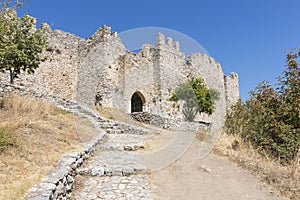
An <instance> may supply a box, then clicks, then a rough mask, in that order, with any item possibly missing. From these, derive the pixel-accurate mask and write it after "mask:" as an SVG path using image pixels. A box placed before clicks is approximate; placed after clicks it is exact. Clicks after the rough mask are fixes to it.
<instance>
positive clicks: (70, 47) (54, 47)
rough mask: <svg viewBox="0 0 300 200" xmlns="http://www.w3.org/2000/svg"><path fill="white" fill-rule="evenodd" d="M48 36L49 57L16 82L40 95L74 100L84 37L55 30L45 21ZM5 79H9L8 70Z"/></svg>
mask: <svg viewBox="0 0 300 200" xmlns="http://www.w3.org/2000/svg"><path fill="white" fill-rule="evenodd" d="M42 28H44V29H45V30H46V37H47V38H48V46H49V48H48V51H45V52H44V53H43V56H46V58H47V60H46V61H45V62H42V63H41V64H40V66H39V68H38V69H36V71H35V73H34V74H30V75H29V74H25V73H22V74H21V75H20V78H18V79H15V84H16V85H21V86H25V87H27V88H29V89H31V90H33V91H37V92H38V93H40V94H50V95H54V96H58V97H61V98H65V99H73V94H74V90H75V80H76V76H77V64H78V44H79V43H80V42H81V41H83V39H82V38H80V37H77V36H75V35H73V34H70V33H67V32H64V31H60V30H51V29H50V27H49V26H48V25H47V24H42ZM1 81H2V82H6V83H8V82H9V74H8V73H5V74H3V75H2V78H1Z"/></svg>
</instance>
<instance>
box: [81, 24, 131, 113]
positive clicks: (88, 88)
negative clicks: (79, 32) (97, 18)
mask: <svg viewBox="0 0 300 200" xmlns="http://www.w3.org/2000/svg"><path fill="white" fill-rule="evenodd" d="M125 52H126V50H125V47H124V45H123V44H122V42H121V40H120V38H119V36H118V35H117V33H112V32H111V31H110V27H107V26H103V27H102V28H100V29H99V30H98V31H97V32H96V33H95V34H94V35H93V36H92V37H90V38H89V39H87V40H86V41H85V42H83V43H82V44H81V50H80V54H81V56H80V61H79V67H78V77H77V86H76V98H75V99H76V100H77V101H79V102H81V103H84V104H86V105H89V106H93V105H95V103H96V99H95V97H96V94H97V92H98V93H100V94H101V95H103V96H104V97H105V98H103V99H104V101H105V103H104V104H105V105H106V106H108V107H112V106H113V104H112V96H114V93H115V92H116V88H115V86H116V84H115V82H114V81H115V77H116V76H117V74H118V72H116V71H114V70H111V69H112V66H111V65H112V64H113V63H114V61H116V59H118V58H119V57H120V56H122V55H124V54H125ZM98 87H100V88H102V90H100V91H98Z"/></svg>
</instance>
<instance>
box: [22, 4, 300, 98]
mask: <svg viewBox="0 0 300 200" xmlns="http://www.w3.org/2000/svg"><path fill="white" fill-rule="evenodd" d="M25 8H26V9H28V10H29V14H30V15H32V16H34V17H36V18H38V21H39V22H47V23H48V24H50V25H52V28H53V29H60V30H64V31H67V32H71V33H73V34H75V35H78V36H80V37H83V38H87V37H89V36H91V35H92V34H93V33H94V32H95V31H96V30H97V29H98V28H99V27H100V26H102V25H104V24H106V25H109V26H111V27H112V30H113V31H117V32H122V31H126V30H128V29H133V28H139V27H149V26H151V27H163V28H169V29H173V30H176V31H179V32H181V33H184V34H186V35H188V36H190V37H192V38H193V39H195V40H196V41H197V42H199V43H200V44H201V45H202V46H203V47H204V48H205V49H206V50H207V51H208V52H209V54H210V56H212V57H214V58H215V59H216V60H217V61H218V62H220V63H221V65H222V68H223V71H224V73H225V74H229V73H230V72H231V71H235V72H237V73H238V74H239V79H240V93H241V97H242V99H243V100H245V99H246V98H248V92H249V90H251V89H253V88H254V87H255V86H256V85H257V83H259V82H261V81H263V80H269V81H270V82H271V83H274V82H275V80H276V77H278V76H279V75H281V73H282V72H283V70H284V65H285V52H284V51H285V50H288V49H291V48H295V47H300V1H299V0H184V1H176V0H173V1H171V0H170V1H163V0H148V1H147V0H144V1H142V0H29V2H28V3H27V4H26V5H25Z"/></svg>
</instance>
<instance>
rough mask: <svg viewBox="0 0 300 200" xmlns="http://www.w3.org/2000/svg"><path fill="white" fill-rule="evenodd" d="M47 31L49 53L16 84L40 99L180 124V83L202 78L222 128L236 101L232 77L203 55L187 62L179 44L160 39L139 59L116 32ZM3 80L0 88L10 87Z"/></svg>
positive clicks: (4, 77) (106, 29)
mask: <svg viewBox="0 0 300 200" xmlns="http://www.w3.org/2000/svg"><path fill="white" fill-rule="evenodd" d="M42 28H43V29H45V30H46V35H47V37H48V42H49V46H50V47H51V48H52V51H45V55H46V56H47V57H48V59H47V61H45V62H43V63H41V64H40V67H39V68H38V69H37V70H36V72H35V73H34V74H33V75H28V74H22V75H21V76H20V78H19V79H17V80H16V83H17V84H20V85H23V86H25V87H27V88H31V89H32V90H34V91H37V92H39V93H44V94H51V95H55V96H58V97H61V98H64V99H70V100H75V101H78V102H80V103H83V104H86V105H88V106H94V105H102V106H105V107H111V108H118V109H120V110H122V111H124V112H126V113H131V112H141V111H146V112H150V113H153V114H157V115H160V116H162V117H166V118H180V117H182V114H181V109H182V108H181V107H182V106H181V105H180V103H176V102H172V101H169V98H170V96H171V95H172V94H173V92H174V91H175V89H176V87H177V85H178V84H179V83H182V82H185V81H187V79H188V78H190V77H202V78H203V79H204V81H205V83H206V84H207V86H208V87H209V88H213V89H216V90H218V91H219V92H220V99H219V100H218V101H217V102H216V110H215V112H214V113H213V119H214V120H215V123H219V124H220V125H222V124H223V123H224V118H225V115H226V110H228V109H229V108H230V106H231V105H233V104H234V103H235V102H236V101H237V100H238V99H239V88H238V77H237V74H236V73H231V74H230V75H229V76H224V74H223V72H222V69H221V66H220V64H219V63H217V62H216V61H215V60H214V59H213V58H211V57H209V56H207V55H206V54H200V53H197V54H192V55H189V56H185V55H184V54H183V53H182V52H181V51H180V44H179V42H173V41H172V39H171V38H166V39H165V36H164V35H162V34H160V33H158V35H157V41H156V44H155V45H150V44H144V45H143V46H142V47H141V50H140V52H139V53H133V52H129V51H127V50H126V48H125V46H124V44H123V43H122V41H121V39H120V38H119V36H118V34H117V33H116V32H111V30H110V27H108V26H103V27H101V28H100V29H99V30H98V31H97V32H96V33H95V34H94V35H92V36H91V37H90V38H88V39H82V38H80V37H77V36H75V35H73V34H70V33H66V32H63V31H60V30H51V28H50V27H49V26H48V25H47V24H42ZM7 79H8V76H7V75H6V74H4V75H2V77H1V79H0V80H1V82H6V81H8V80H7Z"/></svg>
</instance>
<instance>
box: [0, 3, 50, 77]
mask: <svg viewBox="0 0 300 200" xmlns="http://www.w3.org/2000/svg"><path fill="white" fill-rule="evenodd" d="M21 5H22V2H20V1H16V3H15V4H12V2H11V1H4V2H3V1H2V2H1V13H0V36H1V37H0V71H1V72H5V71H8V72H9V73H10V82H11V83H13V82H14V79H15V78H18V75H19V74H20V73H21V71H24V72H27V73H34V71H35V69H37V68H38V66H39V64H40V63H41V62H42V61H44V60H45V58H43V57H42V56H41V53H42V51H43V50H44V49H45V47H46V43H47V41H46V38H45V37H44V32H43V30H42V29H36V27H35V19H34V18H32V17H30V16H28V15H24V16H23V17H18V16H17V13H16V9H17V8H18V7H20V6H21ZM9 6H10V7H9Z"/></svg>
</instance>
